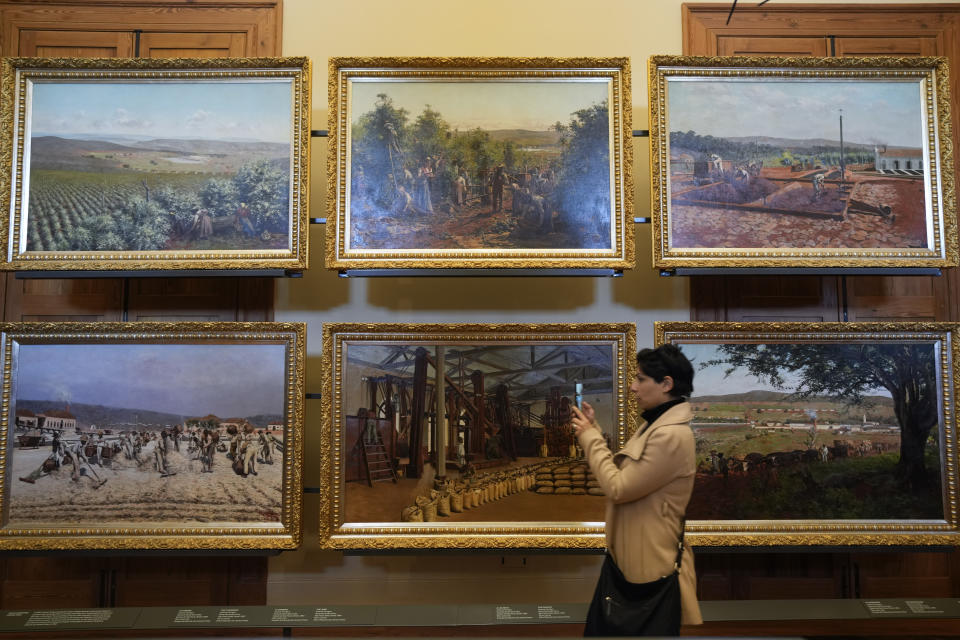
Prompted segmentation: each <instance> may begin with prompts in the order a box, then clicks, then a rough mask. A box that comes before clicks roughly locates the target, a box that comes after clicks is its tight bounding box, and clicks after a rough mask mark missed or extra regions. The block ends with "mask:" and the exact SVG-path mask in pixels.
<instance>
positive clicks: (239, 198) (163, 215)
mask: <svg viewBox="0 0 960 640" xmlns="http://www.w3.org/2000/svg"><path fill="white" fill-rule="evenodd" d="M3 80H4V84H3V94H2V109H3V115H2V124H3V127H4V129H3V139H2V143H3V157H4V158H5V159H6V161H7V163H8V164H7V166H6V170H5V171H4V175H3V180H4V185H3V192H4V197H5V198H7V200H6V201H5V204H6V205H7V206H8V215H7V216H6V224H5V225H4V227H3V233H4V235H5V238H4V240H5V246H6V259H5V263H6V266H7V268H8V269H25V270H42V269H57V270H64V269H69V270H86V269H100V270H116V269H269V268H275V269H303V268H305V267H306V266H307V246H306V240H307V234H306V233H305V220H306V204H307V203H306V198H307V185H308V178H307V172H308V157H309V155H308V149H309V135H310V128H309V115H310V114H309V82H310V78H309V64H308V62H307V60H306V59H304V58H276V59H230V58H228V59H217V60H113V59H110V60H107V59H39V58H36V59H33V58H11V59H7V60H5V61H4V63H3Z"/></svg>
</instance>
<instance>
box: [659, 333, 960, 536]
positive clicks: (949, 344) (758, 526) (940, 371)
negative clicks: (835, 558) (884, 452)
mask: <svg viewBox="0 0 960 640" xmlns="http://www.w3.org/2000/svg"><path fill="white" fill-rule="evenodd" d="M958 329H960V324H957V323H946V322H856V323H848V322H657V323H655V328H654V331H655V334H656V343H657V344H664V343H670V344H675V345H678V346H680V347H681V348H683V347H684V345H687V346H688V347H691V346H694V345H698V344H707V345H712V344H743V343H746V344H752V343H757V344H763V343H766V344H788V345H790V344H804V343H814V344H820V343H822V344H831V343H834V344H856V343H864V342H871V343H919V344H932V345H934V349H935V351H934V353H935V356H934V359H935V362H934V366H935V368H936V375H937V381H936V382H937V391H936V393H935V395H936V396H937V399H938V415H939V418H940V421H939V428H938V432H939V434H940V439H939V444H938V451H939V454H940V477H941V480H940V485H941V488H942V504H943V516H944V517H943V518H942V519H893V518H890V519H878V520H870V519H832V520H831V519H809V520H807V519H804V520H786V519H770V520H735V519H730V520H688V521H687V533H688V535H687V538H688V540H690V541H691V543H692V544H695V545H702V546H719V547H728V546H817V545H830V546H832V545H837V546H891V545H917V546H925V545H955V544H957V542H958V541H960V511H958V510H960V502H958V495H957V485H958V466H960V458H958V449H957V425H956V415H955V411H954V406H955V397H954V396H955V389H954V380H955V379H956V377H957V374H958V373H960V344H958V342H957V331H958ZM688 351H690V349H689V348H688ZM688 355H693V354H692V353H691V354H688ZM707 366H709V367H720V368H719V369H718V371H723V370H724V369H723V368H724V367H726V366H728V365H718V364H714V363H710V364H708V365H707ZM694 367H695V371H701V370H702V369H700V368H698V366H697V362H696V361H695V362H694ZM694 388H695V389H696V375H695V376H694ZM691 401H692V402H693V403H694V405H696V396H694V397H693V398H692V399H691ZM695 415H696V414H695ZM798 419H802V418H798ZM865 420H866V418H864V421H865ZM839 433H841V434H842V433H845V432H843V431H841V432H839ZM833 437H840V438H843V437H844V436H843V435H839V436H833ZM860 455H863V454H862V452H861V454H860ZM802 464H818V463H811V462H804V463H802ZM780 473H781V474H782V473H784V471H781V472H780ZM694 492H695V493H696V487H695V488H694Z"/></svg>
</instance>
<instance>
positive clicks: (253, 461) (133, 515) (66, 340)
mask: <svg viewBox="0 0 960 640" xmlns="http://www.w3.org/2000/svg"><path fill="white" fill-rule="evenodd" d="M149 324H150V323H147V325H149ZM223 324H226V323H223ZM243 325H244V323H238V326H229V327H227V326H224V327H222V329H220V331H221V333H220V334H219V335H217V334H216V333H215V331H216V327H212V326H208V327H207V329H208V330H209V329H214V331H207V333H208V335H209V336H210V337H207V336H203V335H201V333H202V332H198V331H197V329H196V328H195V326H194V327H191V326H189V323H181V324H179V325H175V326H177V327H178V329H172V328H171V327H169V326H163V325H156V326H154V327H150V326H146V325H145V326H144V327H137V329H138V331H143V332H144V334H145V335H150V333H151V329H153V331H154V333H153V338H147V339H143V338H141V337H135V338H130V337H128V336H127V335H125V334H132V333H133V332H132V331H131V330H128V329H122V330H115V331H113V333H112V335H111V337H110V338H107V339H104V338H103V333H102V332H105V333H106V334H108V335H109V334H110V333H111V327H110V325H107V326H105V328H103V329H101V328H100V326H97V327H96V329H97V333H98V334H100V335H99V336H97V337H87V336H85V335H84V334H82V333H79V332H78V329H79V330H81V331H82V330H84V329H86V330H92V329H93V328H94V327H93V326H92V325H80V326H78V325H64V326H63V327H62V328H61V327H59V326H56V325H43V326H45V327H46V329H48V330H51V331H53V332H50V333H47V332H44V333H42V334H38V333H34V332H35V331H36V329H35V327H33V326H30V325H7V329H8V331H7V333H6V336H7V341H6V354H7V355H8V356H9V358H10V360H9V361H12V364H13V366H12V373H11V374H10V375H9V378H8V381H9V383H10V387H11V389H12V391H11V392H10V394H9V396H7V397H5V399H4V407H5V410H6V412H5V416H6V419H7V430H6V433H5V434H4V437H5V439H6V450H7V452H8V455H7V457H6V460H5V464H4V465H3V474H2V477H3V483H4V485H5V489H4V501H5V509H4V522H3V527H2V528H0V545H9V546H13V547H14V548H16V547H18V546H19V545H30V544H31V542H32V543H34V544H38V545H39V546H41V547H42V546H45V545H51V546H56V545H64V546H67V547H70V546H71V544H72V543H75V542H76V541H75V540H74V539H72V537H71V536H81V535H83V536H85V537H92V541H85V542H84V544H93V545H94V546H98V547H99V546H102V547H103V548H111V547H113V546H132V547H137V546H140V545H144V546H148V547H166V546H169V547H174V548H175V547H194V546H196V547H208V548H209V547H219V546H223V547H224V548H235V547H238V546H239V547H242V546H246V545H249V544H252V543H254V540H256V539H257V536H259V540H258V543H259V544H261V545H265V546H266V547H275V546H281V547H282V546H285V545H289V544H290V543H291V541H292V540H294V539H295V538H296V537H297V536H298V535H299V531H298V530H297V529H298V527H294V526H293V525H294V523H295V521H296V520H297V518H298V513H299V509H298V508H294V506H293V505H292V501H294V500H297V499H299V496H298V495H297V494H295V493H292V491H293V490H294V488H295V487H294V485H295V484H297V481H292V479H291V477H290V475H289V474H290V473H291V472H292V471H293V469H294V468H295V467H297V466H298V463H297V456H298V453H297V452H298V451H299V438H300V436H299V432H300V426H299V424H300V423H299V420H300V416H299V412H300V409H299V408H298V407H299V405H298V404H295V403H291V401H290V400H289V398H288V393H289V391H288V390H289V389H291V388H292V387H291V385H294V386H296V385H297V384H298V383H297V380H296V378H297V372H296V370H295V369H293V368H291V362H293V361H295V359H296V356H295V353H296V350H297V349H298V346H297V344H296V343H297V341H298V339H299V337H300V336H299V333H300V332H301V331H302V329H300V328H298V327H297V326H294V325H275V326H267V324H266V323H261V324H260V325H257V326H254V325H246V326H243ZM257 329H260V330H261V331H262V332H263V333H260V334H259V335H257V334H256V333H255V332H256V330H257ZM174 331H179V333H174ZM54 332H60V333H54ZM228 336H229V337H228ZM224 371H231V372H234V375H230V376H223V375H220V374H218V373H217V372H224ZM51 529H55V530H57V531H58V533H57V534H55V535H54V537H61V539H60V540H59V541H57V542H56V543H51V542H50V541H45V542H39V540H41V539H43V538H44V537H45V536H46V535H51V534H49V533H48V532H49V531H50V530H51ZM174 529H176V530H179V531H180V532H182V533H183V536H182V538H177V537H174V536H172V535H171V534H170V532H171V531H172V530H174ZM134 530H135V531H136V532H139V533H142V534H145V535H144V537H143V539H139V536H138V535H136V534H134V533H133V531H134ZM109 531H124V532H125V533H126V539H125V540H117V539H114V538H113V537H112V535H111V534H110V533H107V532H109ZM24 535H26V536H27V540H24V539H23V538H21V537H20V536H24ZM98 536H100V539H99V540H97V537H98ZM244 536H252V537H251V538H249V539H246V540H244V539H243V537H244Z"/></svg>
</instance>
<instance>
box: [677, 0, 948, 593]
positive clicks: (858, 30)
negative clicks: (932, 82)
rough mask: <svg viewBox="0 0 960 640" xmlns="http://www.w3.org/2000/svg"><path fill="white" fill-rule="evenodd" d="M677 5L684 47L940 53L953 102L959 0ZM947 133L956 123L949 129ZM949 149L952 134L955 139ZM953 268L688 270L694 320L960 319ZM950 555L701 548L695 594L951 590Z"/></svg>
mask: <svg viewBox="0 0 960 640" xmlns="http://www.w3.org/2000/svg"><path fill="white" fill-rule="evenodd" d="M774 5H775V3H771V4H768V5H764V6H763V7H738V8H737V10H736V12H735V14H734V16H733V18H732V19H731V20H730V24H729V25H727V24H725V23H726V19H727V14H728V12H729V10H730V5H729V3H713V4H709V5H708V4H687V5H684V7H683V28H684V32H683V42H684V51H683V52H684V54H686V55H734V54H736V55H835V56H863V55H895V56H917V55H924V56H926V55H945V56H948V57H949V58H950V61H951V68H952V71H951V73H952V74H953V75H952V76H951V79H950V82H951V88H952V95H953V96H954V104H953V105H952V106H953V112H954V113H958V110H957V96H960V93H958V92H957V89H958V81H957V65H958V64H960V45H958V43H960V39H958V35H960V7H958V6H957V5H909V6H908V5H870V6H866V5H816V6H813V5H806V6H803V5H794V6H788V5H776V6H774ZM955 135H956V132H955ZM954 145H955V146H956V142H955V143H954ZM956 272H957V270H956V269H948V270H946V271H945V274H944V275H943V276H940V277H930V276H866V275H863V276H861V275H856V276H755V277H750V276H705V277H703V276H702V277H695V278H691V283H690V298H691V318H693V319H696V320H730V321H733V320H778V319H779V320H795V319H804V320H851V321H852V320H906V319H911V320H925V319H936V320H948V319H949V320H960V310H958V308H957V304H956V301H957V300H958V299H960V285H958V277H957V274H956ZM956 555H957V554H946V553H940V552H931V553H904V552H887V553H864V552H855V551H854V552H849V553H807V554H768V553H761V552H757V553H738V554H727V553H723V552H719V551H718V552H711V553H709V554H706V553H704V554H700V555H699V556H698V558H697V569H698V573H699V574H701V577H700V585H699V589H700V596H701V597H702V598H704V599H711V598H719V599H729V598H742V599H765V598H798V597H801V598H823V597H878V598H879V597H951V596H955V595H956V594H957V593H958V591H960V568H958V562H957V559H956V558H955V557H954V556H956Z"/></svg>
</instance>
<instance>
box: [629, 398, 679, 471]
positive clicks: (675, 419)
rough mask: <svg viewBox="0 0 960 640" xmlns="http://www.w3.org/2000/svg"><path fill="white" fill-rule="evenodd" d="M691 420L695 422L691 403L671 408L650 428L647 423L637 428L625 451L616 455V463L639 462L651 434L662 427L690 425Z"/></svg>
mask: <svg viewBox="0 0 960 640" xmlns="http://www.w3.org/2000/svg"><path fill="white" fill-rule="evenodd" d="M691 420H693V411H692V410H691V409H690V403H689V402H681V403H680V404H677V405H674V406H672V407H670V408H669V409H667V411H666V412H664V414H663V415H661V416H660V417H659V418H657V419H656V420H654V421H653V423H652V424H651V425H650V426H647V423H646V422H644V423H642V424H641V425H640V426H639V427H638V428H637V431H636V433H634V434H633V436H631V437H630V439H629V440H627V444H625V445H624V446H623V449H621V450H620V451H618V452H617V453H616V454H614V462H619V459H620V458H622V457H626V458H631V459H633V460H639V459H640V456H641V455H643V450H644V449H645V448H646V446H647V440H649V439H650V434H651V433H653V432H654V431H656V430H657V429H660V428H662V427H667V426H674V425H689V424H690V421H691Z"/></svg>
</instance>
